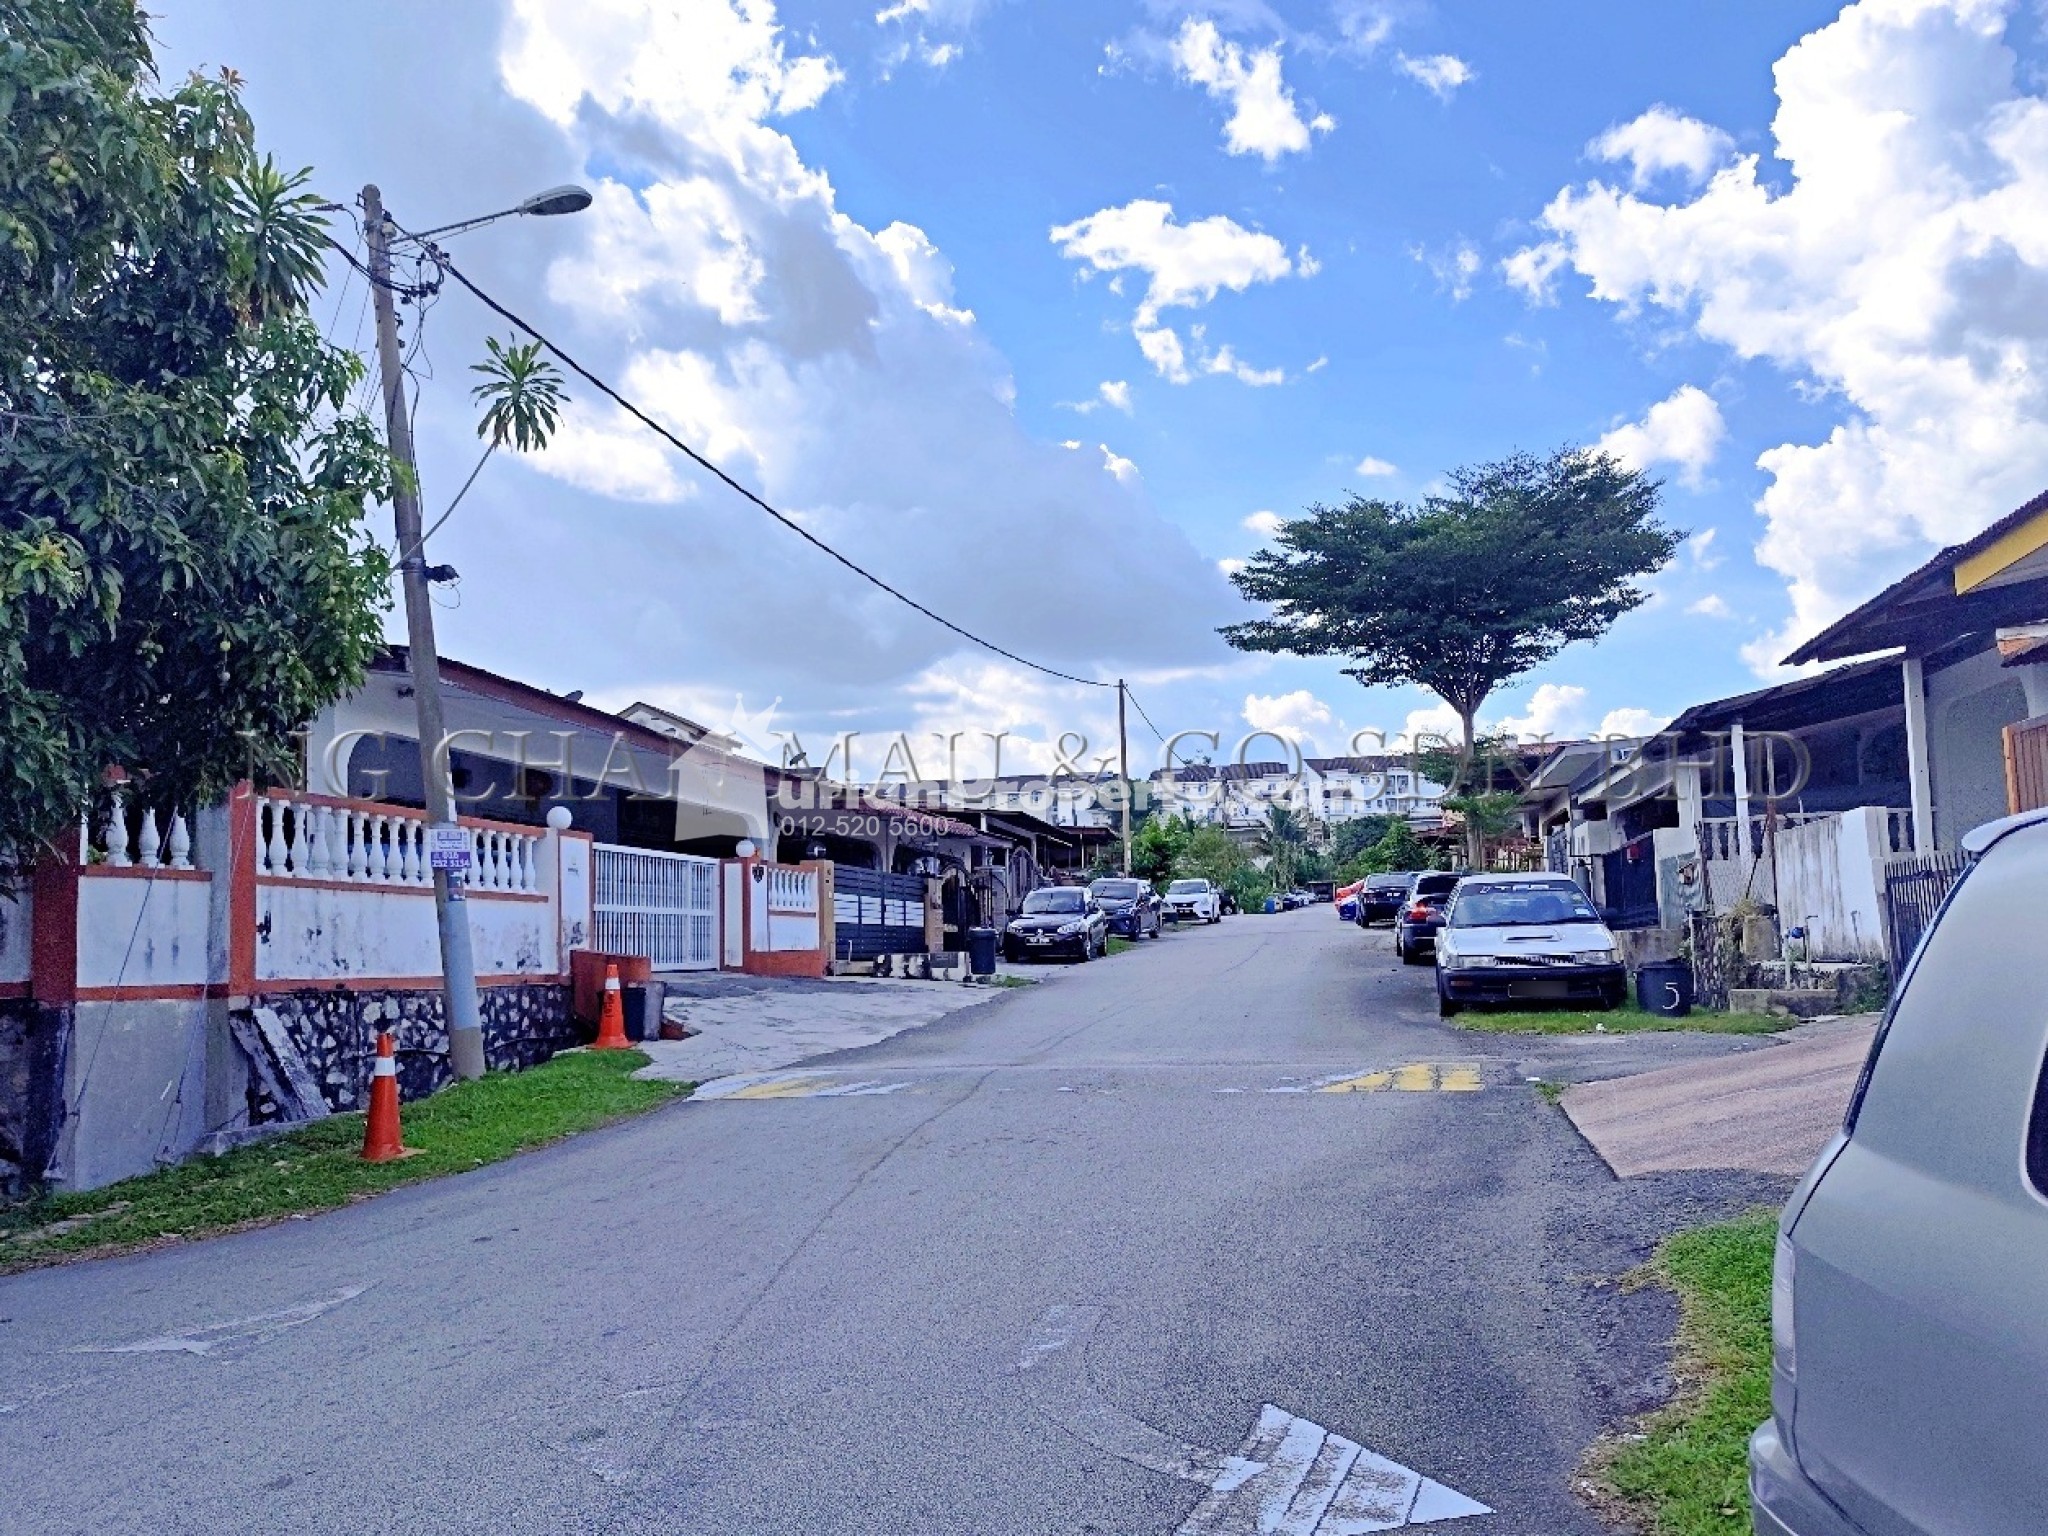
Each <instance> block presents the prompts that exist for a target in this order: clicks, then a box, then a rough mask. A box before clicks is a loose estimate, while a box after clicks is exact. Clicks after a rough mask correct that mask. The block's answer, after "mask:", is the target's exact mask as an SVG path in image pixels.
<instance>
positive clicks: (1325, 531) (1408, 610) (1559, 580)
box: [1223, 448, 1684, 859]
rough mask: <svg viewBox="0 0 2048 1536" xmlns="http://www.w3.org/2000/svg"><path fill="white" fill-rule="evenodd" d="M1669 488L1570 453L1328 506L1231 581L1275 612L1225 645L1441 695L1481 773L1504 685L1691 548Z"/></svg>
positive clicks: (1587, 629) (1580, 636)
mask: <svg viewBox="0 0 2048 1536" xmlns="http://www.w3.org/2000/svg"><path fill="white" fill-rule="evenodd" d="M1661 491H1662V487H1661V486H1660V485H1659V483H1658V482H1657V481H1655V480H1652V479H1650V478H1648V477H1647V476H1645V475H1643V474H1642V473H1641V472H1639V471H1636V470H1631V469H1627V468H1625V467H1624V466H1623V465H1622V464H1620V463H1619V462H1618V461H1617V460H1615V459H1614V458H1612V457H1611V456H1609V455H1607V454H1604V453H1600V452H1597V451H1592V450H1587V449H1581V448H1564V449H1560V450H1559V451H1558V452H1556V453H1553V454H1551V455H1549V456H1548V457H1547V458H1546V457H1539V456H1537V455H1534V454H1516V455H1514V456H1512V457H1510V458H1506V459H1502V460H1501V461H1499V462H1498V463H1493V464H1479V465H1473V466H1470V467H1467V468H1464V469H1460V470H1455V471H1453V472H1452V474H1451V475H1450V476H1449V489H1448V490H1447V491H1446V492H1445V493H1444V494H1442V495H1438V496H1430V497H1426V498H1425V499H1424V500H1423V501H1422V502H1420V503H1419V504H1416V505H1408V504H1406V503H1402V502H1397V501H1391V502H1390V501H1378V500H1367V499H1366V498H1363V497H1358V496H1354V497H1352V498H1351V499H1350V500H1349V501H1347V502H1345V503H1344V505H1342V506H1339V507H1325V506H1320V505H1318V506H1313V507H1311V508H1310V509H1309V512H1308V515H1307V516H1306V517H1303V518H1299V519H1297V520H1295V521H1293V522H1289V523H1287V524H1285V525H1284V526H1283V527H1282V528H1281V529H1280V531H1279V533H1278V534H1277V535H1276V536H1275V539H1274V542H1273V545H1272V546H1271V547H1270V548H1267V549H1263V550H1261V551H1259V553H1257V554H1256V555H1254V556H1253V557H1252V558H1251V560H1250V561H1249V562H1247V563H1246V565H1245V566H1244V568H1243V569H1242V570H1240V571H1238V572H1237V573H1236V574H1235V575H1234V576H1233V577H1232V578H1231V579H1232V580H1233V581H1234V582H1236V584H1237V588H1238V590H1239V591H1240V592H1242V593H1243V594H1244V595H1245V596H1246V597H1247V598H1250V599H1251V600H1252V601H1254V602H1258V603H1265V604H1269V605H1270V607H1271V612H1270V613H1269V614H1268V616H1267V617H1265V618H1261V619H1251V620H1248V621H1246V622H1244V623H1242V624H1232V625H1229V626H1227V627H1225V628H1224V630H1223V636H1224V638H1225V639H1226V640H1228V641H1229V642H1230V643H1231V644H1232V645H1234V646H1236V647H1237V648H1238V649H1240V650H1246V651H1272V652H1283V653H1286V654H1289V655H1295V656H1341V657H1344V658H1346V659H1348V660H1349V661H1351V662H1352V663H1353V665H1351V666H1349V667H1347V668H1345V671H1346V673H1347V674H1348V675H1349V676H1351V677H1354V678H1356V679H1357V680H1358V681H1359V682H1361V683H1364V684H1366V685H1367V686H1374V687H1394V686H1402V685H1408V684H1415V685H1419V686H1421V687H1424V688H1427V689H1428V690H1429V691H1430V692H1432V693H1434V694H1435V695H1436V696H1437V697H1438V698H1440V699H1442V700H1443V701H1444V702H1445V703H1447V704H1449V705H1450V706H1451V708H1452V709H1454V710H1456V711H1457V714H1458V719H1459V721H1460V722H1461V723H1462V726H1463V734H1462V736H1461V739H1460V742H1459V751H1460V761H1461V764H1463V765H1467V766H1469V764H1470V763H1471V761H1472V754H1473V745H1474V741H1475V734H1474V733H1475V721H1476V719H1477V717H1478V713H1479V709H1480V707H1481V706H1482V705H1483V704H1484V703H1485V702H1486V700H1487V698H1488V696H1489V695H1491V694H1492V693H1493V691H1494V690H1495V689H1496V688H1498V687H1500V686H1501V685H1502V684H1503V683H1506V682H1508V681H1510V680H1511V679H1513V678H1516V677H1519V676H1521V675H1522V674H1523V673H1525V672H1527V671H1529V670H1530V669H1531V668H1532V667H1536V666H1538V665H1540V664H1542V663H1543V662H1545V661H1548V660H1549V659H1550V658H1551V657H1553V656H1555V655H1556V654H1557V653H1558V652H1559V651H1561V650H1562V649H1564V647H1565V646H1567V645H1570V644H1571V643H1572V642H1573V641H1575V640H1591V639H1594V638H1595V637H1597V636H1599V635H1601V634H1604V633H1605V632H1606V630H1607V629H1608V627H1609V626H1610V625H1612V624H1613V623H1614V621H1615V620H1616V619H1618V618H1620V617H1621V616H1622V615H1623V614H1625V613H1627V612H1628V611H1629V610H1630V609H1632V608H1636V607H1638V606H1640V605H1641V604H1642V602H1643V601H1644V599H1645V597H1646V596H1647V594H1646V593H1645V592H1644V590H1643V589H1642V588H1641V587H1640V586H1638V585H1637V584H1636V578H1638V577H1641V576H1644V575H1647V574H1649V573H1650V572H1652V571H1655V570H1657V569H1659V568H1660V567H1661V566H1663V565H1664V564H1665V563H1666V562H1668V561H1669V560H1670V559H1671V556H1672V555H1673V553H1675V552H1676V550H1677V548H1678V545H1679V543H1680V542H1681V541H1682V540H1683V538H1684V535H1683V534H1682V533H1679V532H1677V531H1675V530H1673V529H1671V528H1668V527H1666V526H1665V525H1664V524H1662V523H1660V522H1659V521H1658V520H1657V509H1658V503H1659V499H1660V496H1661ZM1462 780H1463V774H1462V773H1461V775H1460V782H1458V783H1454V784H1452V785H1451V786H1449V787H1450V788H1451V789H1452V790H1454V791H1456V790H1460V789H1462V788H1463V787H1464V785H1463V782H1462ZM1473 857H1474V858H1475V859H1476V858H1477V857H1478V853H1477V851H1476V850H1474V852H1473Z"/></svg>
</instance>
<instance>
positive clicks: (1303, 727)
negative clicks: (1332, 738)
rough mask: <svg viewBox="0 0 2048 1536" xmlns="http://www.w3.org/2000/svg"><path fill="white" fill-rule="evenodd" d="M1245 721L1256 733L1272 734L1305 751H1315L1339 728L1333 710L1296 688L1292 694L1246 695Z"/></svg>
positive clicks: (1303, 689) (1304, 690)
mask: <svg viewBox="0 0 2048 1536" xmlns="http://www.w3.org/2000/svg"><path fill="white" fill-rule="evenodd" d="M1244 721H1245V724H1247V725H1249V726H1250V727H1251V728H1252V729H1253V730H1255V731H1271V732H1272V733H1273V734H1274V735H1276V736H1279V737H1281V738H1283V739H1285V740H1287V741H1291V742H1293V743H1295V744H1296V745H1297V746H1300V747H1303V748H1312V747H1313V746H1314V745H1315V743H1316V742H1318V741H1321V740H1323V739H1324V738H1325V737H1326V736H1328V735H1329V733H1330V729H1331V727H1332V726H1334V725H1335V724H1336V716H1334V715H1333V714H1331V713H1330V706H1329V705H1327V704H1325V703H1324V702H1323V701H1322V700H1321V699H1319V698H1317V697H1316V696H1315V695H1314V694H1313V693H1310V692H1309V691H1308V690H1307V689H1306V688H1297V689H1295V690H1294V691H1293V692H1292V693H1275V694H1257V693H1253V694H1247V695H1246V696H1245V701H1244Z"/></svg>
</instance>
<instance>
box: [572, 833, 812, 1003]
mask: <svg viewBox="0 0 2048 1536" xmlns="http://www.w3.org/2000/svg"><path fill="white" fill-rule="evenodd" d="M591 867H592V878H593V882H594V884H595V887H596V900H595V902H594V904H593V907H592V914H591V915H592V923H591V928H592V932H593V937H594V940H595V946H594V947H595V948H597V949H599V950H601V951H603V952H604V953H606V954H612V955H645V956H646V957H647V958H648V960H649V961H650V962H651V963H652V964H653V966H654V969H656V970H657V971H709V970H716V969H717V968H718V950H719V942H718V940H719V929H718V923H719V891H718V868H719V865H718V860H716V859H702V858H697V857H694V856H693V855H690V854H681V853H656V852H654V851H652V850H651V849H646V848H621V847H617V846H614V845H613V844H610V843H599V844H597V845H596V847H595V848H594V849H593V851H592V866H591ZM814 885H815V882H814ZM816 900H817V897H816V894H815V891H814V893H813V896H812V901H813V903H814V909H815V902H816Z"/></svg>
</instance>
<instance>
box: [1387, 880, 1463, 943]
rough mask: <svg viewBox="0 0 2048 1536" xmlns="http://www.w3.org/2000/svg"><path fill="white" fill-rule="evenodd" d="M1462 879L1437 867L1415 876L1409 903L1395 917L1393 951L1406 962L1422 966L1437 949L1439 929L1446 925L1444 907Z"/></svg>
mask: <svg viewBox="0 0 2048 1536" xmlns="http://www.w3.org/2000/svg"><path fill="white" fill-rule="evenodd" d="M1463 878H1464V877H1463V876H1462V875H1452V874H1443V873H1440V872H1438V871H1435V870H1425V871H1423V873H1421V874H1419V875H1417V876H1416V877H1415V885H1414V887H1413V889H1411V890H1410V891H1409V892H1408V901H1407V904H1406V905H1404V906H1403V907H1402V908H1401V915H1400V916H1398V917H1396V918H1395V919H1394V952H1395V953H1396V954H1398V955H1399V956H1400V957H1401V963H1402V964H1403V965H1420V964H1422V962H1423V961H1424V960H1425V959H1427V958H1428V956H1429V955H1430V953H1431V952H1432V951H1433V950H1435V948H1436V936H1437V930H1439V929H1440V928H1442V927H1443V925H1444V908H1445V906H1447V905H1448V904H1449V902H1450V899H1451V892H1453V891H1455V890H1456V889H1457V888H1458V882H1459V881H1460V880H1461V879H1463Z"/></svg>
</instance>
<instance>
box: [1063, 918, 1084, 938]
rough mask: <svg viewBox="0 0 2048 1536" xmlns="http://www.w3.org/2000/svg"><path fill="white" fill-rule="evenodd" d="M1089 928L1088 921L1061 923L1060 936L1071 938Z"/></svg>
mask: <svg viewBox="0 0 2048 1536" xmlns="http://www.w3.org/2000/svg"><path fill="white" fill-rule="evenodd" d="M1087 928H1088V924H1087V923H1086V922H1078V923H1061V924H1060V937H1061V938H1064V939H1071V938H1072V937H1074V935H1075V934H1077V933H1083V932H1086V931H1087Z"/></svg>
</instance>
